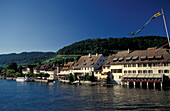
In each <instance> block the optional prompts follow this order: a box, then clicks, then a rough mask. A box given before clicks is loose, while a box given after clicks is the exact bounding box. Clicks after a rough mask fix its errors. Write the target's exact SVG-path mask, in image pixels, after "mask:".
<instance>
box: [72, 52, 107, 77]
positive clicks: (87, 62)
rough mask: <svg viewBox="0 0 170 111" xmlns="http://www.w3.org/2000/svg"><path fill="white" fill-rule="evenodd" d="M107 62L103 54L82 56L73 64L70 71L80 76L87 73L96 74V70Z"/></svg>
mask: <svg viewBox="0 0 170 111" xmlns="http://www.w3.org/2000/svg"><path fill="white" fill-rule="evenodd" d="M104 62H105V58H104V56H103V55H102V54H96V55H91V54H89V55H87V56H81V58H80V59H79V60H78V61H77V62H76V63H75V64H74V65H73V66H72V69H71V70H70V73H72V74H76V75H77V76H78V77H83V76H85V75H94V72H95V70H97V69H99V68H100V67H101V66H102V65H103V64H104Z"/></svg>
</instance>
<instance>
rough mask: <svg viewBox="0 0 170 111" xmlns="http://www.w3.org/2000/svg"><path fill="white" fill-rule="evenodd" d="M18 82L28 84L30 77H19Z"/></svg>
mask: <svg viewBox="0 0 170 111" xmlns="http://www.w3.org/2000/svg"><path fill="white" fill-rule="evenodd" d="M16 81H18V82H28V81H29V78H28V77H17V79H16Z"/></svg>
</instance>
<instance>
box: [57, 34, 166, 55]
mask: <svg viewBox="0 0 170 111" xmlns="http://www.w3.org/2000/svg"><path fill="white" fill-rule="evenodd" d="M166 43H168V41H167V38H166V37H160V36H141V37H133V38H126V37H123V38H108V39H100V38H96V39H87V40H83V41H80V42H76V43H73V44H71V45H69V46H66V47H64V48H62V49H60V50H59V51H58V52H57V54H61V55H63V54H65V55H70V54H83V55H84V54H88V53H101V54H104V55H106V56H107V55H109V54H114V53H116V52H117V51H119V50H127V49H128V48H129V49H130V50H143V49H147V48H149V47H156V46H157V47H160V46H162V45H164V44H166Z"/></svg>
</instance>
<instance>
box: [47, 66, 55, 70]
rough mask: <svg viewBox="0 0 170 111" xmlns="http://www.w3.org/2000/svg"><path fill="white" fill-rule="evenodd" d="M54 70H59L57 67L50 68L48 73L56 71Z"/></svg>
mask: <svg viewBox="0 0 170 111" xmlns="http://www.w3.org/2000/svg"><path fill="white" fill-rule="evenodd" d="M54 70H57V66H55V67H50V68H48V69H47V71H54Z"/></svg>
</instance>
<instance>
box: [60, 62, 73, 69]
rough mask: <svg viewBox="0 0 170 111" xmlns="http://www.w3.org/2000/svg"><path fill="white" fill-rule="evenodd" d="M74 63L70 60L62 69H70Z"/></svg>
mask: <svg viewBox="0 0 170 111" xmlns="http://www.w3.org/2000/svg"><path fill="white" fill-rule="evenodd" d="M73 65H74V62H68V63H67V64H64V66H63V67H62V68H61V69H60V71H65V70H69V69H70V68H71V67H72V66H73Z"/></svg>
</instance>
